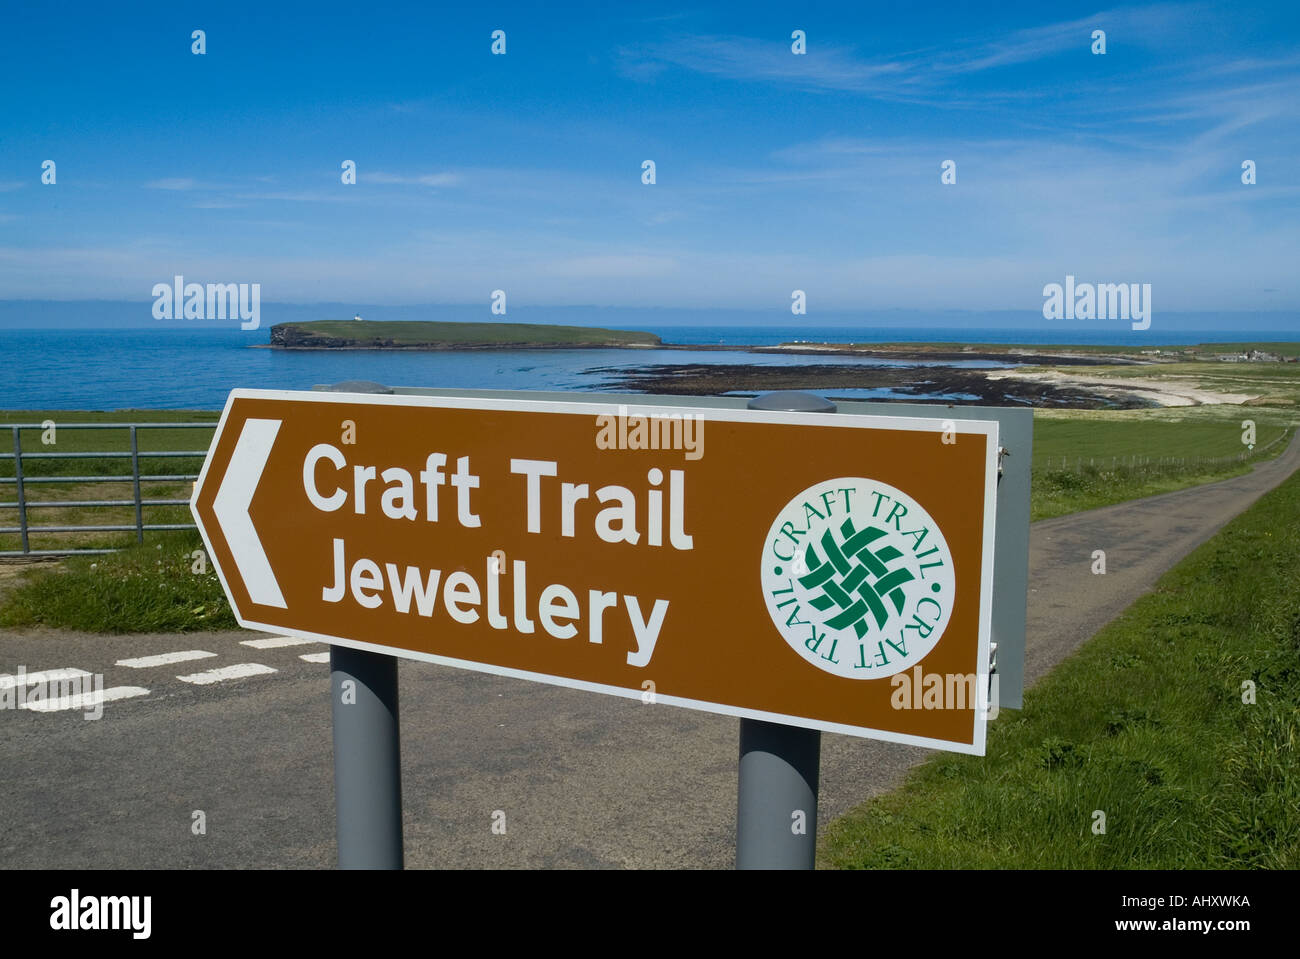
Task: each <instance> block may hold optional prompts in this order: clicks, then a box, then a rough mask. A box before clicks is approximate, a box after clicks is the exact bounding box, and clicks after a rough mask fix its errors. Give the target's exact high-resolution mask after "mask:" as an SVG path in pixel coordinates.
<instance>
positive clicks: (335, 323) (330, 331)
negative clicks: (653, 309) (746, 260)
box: [271, 320, 659, 349]
mask: <svg viewBox="0 0 1300 959" xmlns="http://www.w3.org/2000/svg"><path fill="white" fill-rule="evenodd" d="M277 330H278V331H280V333H279V334H278V335H277V332H276V331H277ZM284 336H292V337H294V338H295V339H294V340H291V341H289V345H293V346H298V347H311V346H312V345H313V344H312V342H311V341H312V339H318V340H321V341H322V342H321V344H320V345H321V346H323V347H324V346H330V345H332V344H330V343H328V342H326V341H328V340H330V339H333V340H338V341H344V342H345V343H347V344H348V345H355V346H359V347H360V346H375V347H382V346H401V347H408V348H415V347H424V348H427V349H454V348H461V349H468V348H488V347H494V348H501V347H507V346H549V347H558V346H571V347H578V346H581V347H609V346H655V345H658V343H659V337H658V336H656V335H655V334H654V333H643V332H637V331H628V330H604V329H600V328H599V327H592V326H552V325H549V324H542V323H445V322H441V321H406V322H371V321H370V320H359V321H358V320H317V321H315V322H311V323H281V324H277V325H276V326H273V327H271V342H272V343H273V344H277V343H279V342H280V339H279V338H278V337H284Z"/></svg>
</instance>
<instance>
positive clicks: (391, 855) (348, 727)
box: [330, 646, 404, 869]
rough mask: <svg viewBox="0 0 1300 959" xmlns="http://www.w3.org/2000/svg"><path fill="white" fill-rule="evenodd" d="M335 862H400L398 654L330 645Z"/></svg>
mask: <svg viewBox="0 0 1300 959" xmlns="http://www.w3.org/2000/svg"><path fill="white" fill-rule="evenodd" d="M330 694H331V696H332V697H333V700H334V709H333V712H334V803H335V807H336V812H337V818H338V846H339V868H340V869H401V868H402V866H403V861H404V860H403V852H402V756H401V736H400V731H399V720H398V714H397V658H396V657H394V656H386V655H384V654H383V653H372V652H368V651H365V650H360V649H352V648H351V647H348V646H331V647H330Z"/></svg>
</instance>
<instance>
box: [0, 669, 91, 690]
mask: <svg viewBox="0 0 1300 959" xmlns="http://www.w3.org/2000/svg"><path fill="white" fill-rule="evenodd" d="M89 675H90V673H88V672H86V671H85V670H84V669H45V670H41V671H40V672H36V673H23V674H22V675H21V676H0V689H13V688H14V687H15V686H17V685H18V681H19V680H22V682H23V683H24V684H25V685H27V686H31V685H33V684H35V683H48V682H51V681H54V682H57V681H59V680H63V679H79V678H83V677H86V676H89Z"/></svg>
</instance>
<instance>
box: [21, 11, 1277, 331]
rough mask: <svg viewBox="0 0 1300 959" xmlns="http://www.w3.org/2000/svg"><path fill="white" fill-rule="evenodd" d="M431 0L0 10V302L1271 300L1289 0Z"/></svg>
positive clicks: (912, 304)
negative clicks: (1097, 45) (172, 292)
mask: <svg viewBox="0 0 1300 959" xmlns="http://www.w3.org/2000/svg"><path fill="white" fill-rule="evenodd" d="M462 6H464V7H470V9H459V10H456V9H451V10H448V9H439V8H435V7H434V6H432V5H428V4H413V5H410V6H399V5H381V4H376V5H365V4H356V3H348V4H327V3H312V4H301V5H290V4H255V5H254V4H242V3H228V4H227V3H220V4H177V3H169V4H103V3H95V4H80V5H78V4H72V5H49V6H46V5H42V4H23V5H15V6H12V7H11V8H10V11H9V13H8V14H7V15H6V24H5V30H4V31H3V33H0V299H20V298H22V299H25V298H36V299H82V298H113V299H140V300H149V299H150V290H151V288H152V286H153V285H154V284H155V283H158V282H170V279H171V277H172V276H173V275H174V274H177V273H181V274H183V275H184V276H185V277H186V279H187V280H189V281H197V282H201V283H202V282H222V283H232V282H248V283H260V284H261V286H262V299H263V301H264V302H269V301H282V302H315V301H341V302H358V303H392V304H403V303H482V304H483V305H484V309H485V312H486V306H487V302H488V299H489V296H490V293H491V291H492V290H494V289H498V288H500V289H504V290H506V292H507V295H508V302H509V304H510V306H512V307H514V306H529V305H560V304H596V305H605V306H667V307H693V308H700V307H731V308H753V309H765V308H768V307H772V308H775V309H778V310H783V311H785V312H786V313H787V314H788V305H789V302H790V294H791V291H792V290H793V289H796V288H797V289H803V290H805V291H806V293H807V296H808V305H809V317H810V319H812V318H813V317H815V315H816V311H817V310H818V309H826V310H875V309H892V308H912V309H953V308H969V309H974V310H1001V309H1013V310H1037V309H1039V308H1040V307H1041V304H1042V287H1043V286H1044V284H1047V283H1052V282H1058V283H1059V282H1062V281H1063V280H1064V277H1065V275H1066V274H1067V273H1071V274H1074V275H1075V276H1076V277H1078V278H1079V280H1080V281H1093V282H1136V283H1150V284H1152V290H1153V292H1152V299H1153V303H1154V309H1155V310H1157V311H1159V310H1202V309H1203V310H1295V309H1298V308H1300V269H1297V264H1298V263H1300V226H1298V223H1300V186H1297V177H1298V176H1300V43H1298V42H1297V41H1298V40H1300V5H1297V4H1295V3H1294V2H1287V3H1275V4H1260V5H1251V6H1249V7H1241V6H1240V5H1234V4H1226V3H1168V4H1165V3H1161V4H1154V5H1138V6H1123V7H1109V8H1108V7H1104V6H1096V5H1082V4H1073V3H1052V4H1044V3H1041V2H1035V3H1016V2H1010V3H997V4H992V3H990V4H987V5H983V4H982V5H974V4H956V3H942V2H940V3H931V4H917V3H883V4H874V3H873V4H842V5H826V4H810V3H800V4H781V5H764V4H748V5H745V8H744V9H743V11H740V10H734V9H728V8H726V7H714V8H710V7H706V6H699V5H687V6H681V7H668V6H665V7H659V6H656V7H644V6H633V5H606V4H590V5H587V6H569V5H554V4H545V5H541V4H537V5H532V4H530V5H520V6H512V5H483V6H481V7H479V6H473V5H462ZM195 29H203V30H204V31H206V43H207V52H206V54H205V55H203V56H196V55H194V54H192V53H191V43H192V41H191V31H193V30H195ZM496 29H502V30H505V31H506V38H507V39H506V43H507V52H506V55H505V56H493V55H492V54H491V52H490V46H491V37H490V35H491V33H492V31H493V30H496ZM795 29H801V30H804V31H805V32H806V35H807V50H808V52H807V54H806V55H803V56H796V55H794V54H793V53H792V52H791V49H790V45H791V39H790V34H791V32H792V31H793V30H795ZM1095 29H1102V30H1105V31H1106V46H1107V52H1106V54H1105V55H1104V56H1097V55H1094V54H1092V53H1091V51H1090V46H1091V43H1092V40H1091V33H1092V31H1093V30H1095ZM47 159H52V160H54V161H55V162H56V163H57V178H58V182H57V183H56V184H55V185H53V186H46V185H42V184H41V182H40V176H41V164H42V162H43V161H45V160H47ZM949 159H951V160H953V161H955V163H956V165H957V183H956V184H955V185H952V186H945V185H942V184H941V183H940V172H941V171H940V165H941V163H942V162H943V161H944V160H949ZM1247 159H1249V160H1253V161H1255V163H1256V166H1257V178H1258V182H1257V183H1256V184H1255V185H1253V186H1246V185H1243V184H1242V183H1241V163H1242V161H1243V160H1247ZM344 160H353V161H355V162H356V164H357V178H358V182H357V183H356V185H344V184H342V183H341V182H340V173H341V169H340V165H341V163H342V162H343V161H344ZM643 160H653V161H654V162H655V164H656V168H657V169H656V174H657V182H656V183H655V184H654V185H653V186H647V185H644V184H642V182H641V169H642V168H641V164H642V161H643ZM485 318H487V317H485Z"/></svg>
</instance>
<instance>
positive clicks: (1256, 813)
mask: <svg viewBox="0 0 1300 959" xmlns="http://www.w3.org/2000/svg"><path fill="white" fill-rule="evenodd" d="M1298 580H1300V474H1296V475H1293V476H1292V477H1291V478H1290V479H1289V480H1287V481H1286V482H1285V483H1284V484H1282V485H1281V486H1280V487H1278V488H1277V489H1276V490H1274V491H1273V492H1271V493H1269V494H1267V495H1265V496H1264V497H1262V498H1261V499H1260V501H1259V502H1258V503H1256V504H1255V506H1253V507H1252V508H1251V509H1250V510H1248V511H1247V512H1246V513H1244V514H1242V515H1241V516H1240V517H1238V518H1237V519H1236V520H1234V521H1233V522H1232V523H1230V524H1229V525H1228V526H1227V527H1225V529H1224V530H1223V532H1221V533H1220V534H1219V535H1218V536H1216V537H1214V538H1213V539H1212V540H1210V541H1209V542H1208V543H1206V544H1204V545H1203V546H1202V547H1200V548H1199V549H1198V550H1196V551H1195V552H1194V553H1193V554H1192V555H1191V556H1189V557H1188V558H1187V559H1186V560H1184V561H1183V562H1182V563H1180V564H1179V565H1178V566H1177V567H1175V568H1174V569H1173V570H1171V571H1170V572H1169V573H1168V574H1166V575H1165V576H1164V577H1163V578H1162V579H1161V581H1160V583H1159V584H1158V586H1157V588H1156V590H1155V592H1153V593H1152V594H1151V595H1149V596H1146V597H1144V598H1142V599H1141V600H1139V601H1138V602H1137V603H1135V604H1134V605H1133V606H1132V607H1130V608H1129V609H1128V610H1127V611H1126V612H1125V613H1124V614H1123V615H1121V616H1120V617H1119V618H1118V619H1117V620H1115V621H1114V622H1113V623H1111V624H1110V625H1108V626H1107V627H1105V628H1104V629H1103V630H1102V631H1101V632H1100V633H1099V634H1098V635H1097V636H1096V637H1094V638H1093V639H1092V640H1090V641H1089V642H1088V643H1087V644H1086V645H1085V646H1084V647H1083V648H1082V649H1081V650H1080V651H1079V652H1078V653H1076V654H1075V655H1074V656H1072V657H1071V658H1070V659H1068V660H1067V661H1066V662H1064V663H1062V664H1061V665H1060V666H1058V667H1057V668H1056V670H1054V671H1053V672H1052V673H1051V674H1050V675H1049V676H1047V677H1046V678H1045V679H1044V680H1043V681H1042V682H1041V683H1039V685H1038V686H1037V687H1035V688H1034V689H1033V690H1031V691H1029V692H1028V693H1027V694H1026V696H1025V708H1024V709H1023V710H1020V711H1019V712H1011V711H1007V712H1004V713H1003V714H1002V715H1001V717H999V718H998V719H997V720H996V721H995V722H993V723H992V724H991V726H990V728H989V738H988V752H987V755H986V756H984V757H976V756H962V755H956V754H947V755H942V756H939V757H937V758H935V759H932V760H930V761H929V762H926V763H925V764H923V765H922V766H919V767H917V768H916V769H915V770H913V771H912V772H911V773H910V774H909V776H908V778H907V780H906V781H905V783H904V785H903V786H902V787H901V788H899V789H898V790H896V791H894V792H892V793H889V794H887V795H883V796H879V797H876V798H875V799H872V800H869V801H868V802H866V803H865V804H863V805H861V806H859V807H858V808H857V809H855V810H854V811H853V812H851V813H849V814H848V815H846V816H844V817H842V818H841V819H839V820H837V821H836V822H835V823H833V824H832V825H831V827H830V828H829V829H828V830H826V832H825V833H824V835H823V837H822V847H821V863H822V864H823V865H828V866H832V867H838V868H866V869H879V868H919V869H954V868H1015V869H1043V868H1046V869H1116V868H1125V869H1128V868H1140V869H1224V868H1244V867H1254V868H1259V867H1263V868H1278V869H1294V868H1296V867H1297V866H1300V816H1297V815H1296V812H1295V811H1296V809H1297V808H1300V752H1298V749H1300V592H1297V590H1296V588H1295V583H1296V582H1297V581H1298ZM1248 682H1249V683H1251V684H1253V685H1254V689H1255V692H1254V695H1255V702H1253V703H1246V702H1243V698H1244V697H1245V696H1246V694H1245V692H1243V688H1244V684H1246V683H1248ZM1097 811H1100V812H1102V813H1104V815H1105V832H1104V834H1098V833H1096V832H1094V822H1096V821H1097V820H1096V813H1097Z"/></svg>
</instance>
